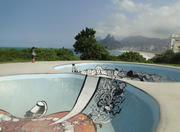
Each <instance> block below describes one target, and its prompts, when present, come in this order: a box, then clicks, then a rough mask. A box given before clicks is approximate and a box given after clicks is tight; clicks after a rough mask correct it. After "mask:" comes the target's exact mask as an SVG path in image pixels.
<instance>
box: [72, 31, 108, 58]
mask: <svg viewBox="0 0 180 132" xmlns="http://www.w3.org/2000/svg"><path fill="white" fill-rule="evenodd" d="M95 33H96V31H94V30H93V29H92V28H86V29H83V30H82V31H81V32H80V33H78V34H77V35H76V36H75V40H76V42H75V44H74V45H73V47H74V48H75V52H76V53H80V58H81V59H83V60H86V59H90V60H107V59H108V57H109V53H108V51H107V50H106V48H105V47H104V46H103V45H101V44H99V43H98V42H97V41H96V38H95Z"/></svg>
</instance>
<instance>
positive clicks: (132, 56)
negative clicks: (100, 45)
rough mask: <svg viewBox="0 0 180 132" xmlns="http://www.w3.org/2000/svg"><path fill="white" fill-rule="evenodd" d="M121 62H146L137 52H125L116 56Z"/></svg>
mask: <svg viewBox="0 0 180 132" xmlns="http://www.w3.org/2000/svg"><path fill="white" fill-rule="evenodd" d="M118 58H119V59H120V60H122V61H131V62H146V59H145V58H144V57H143V56H142V55H140V54H139V53H137V52H133V51H130V52H125V53H123V54H121V55H119V56H118Z"/></svg>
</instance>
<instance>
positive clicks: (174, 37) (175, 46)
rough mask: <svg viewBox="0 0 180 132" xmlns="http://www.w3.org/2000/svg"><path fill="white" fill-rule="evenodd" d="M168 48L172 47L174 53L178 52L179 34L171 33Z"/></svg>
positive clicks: (179, 46) (179, 48)
mask: <svg viewBox="0 0 180 132" xmlns="http://www.w3.org/2000/svg"><path fill="white" fill-rule="evenodd" d="M170 49H172V51H173V52H174V53H177V52H180V35H176V34H173V35H171V43H170Z"/></svg>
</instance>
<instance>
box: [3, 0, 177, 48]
mask: <svg viewBox="0 0 180 132" xmlns="http://www.w3.org/2000/svg"><path fill="white" fill-rule="evenodd" d="M179 12H180V0H0V47H32V46H36V47H47V48H49V47H51V48H62V47H65V48H72V45H73V44H74V42H75V40H74V37H75V35H76V34H77V33H78V32H80V31H81V30H82V29H84V28H85V27H90V28H94V29H95V30H96V36H97V37H100V38H104V37H105V36H106V35H107V34H111V35H113V36H115V37H116V38H117V39H121V38H123V37H127V36H137V35H142V36H146V37H156V38H167V37H169V36H170V35H171V34H172V33H175V34H180V13H179Z"/></svg>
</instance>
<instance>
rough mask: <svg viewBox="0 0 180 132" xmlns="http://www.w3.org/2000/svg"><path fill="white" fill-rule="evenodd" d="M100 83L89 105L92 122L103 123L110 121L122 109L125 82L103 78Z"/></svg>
mask: <svg viewBox="0 0 180 132" xmlns="http://www.w3.org/2000/svg"><path fill="white" fill-rule="evenodd" d="M102 82H103V83H102V85H101V86H100V87H99V88H98V90H97V91H96V93H95V96H94V101H95V104H93V105H92V106H91V112H90V114H89V115H90V116H91V119H92V120H93V122H95V123H97V124H104V123H108V122H110V121H111V120H112V119H113V118H114V117H115V116H116V115H117V114H119V113H120V112H121V110H122V106H123V105H122V103H123V102H124V100H125V96H124V92H125V87H126V83H125V82H121V81H118V80H112V79H107V78H103V79H102Z"/></svg>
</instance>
